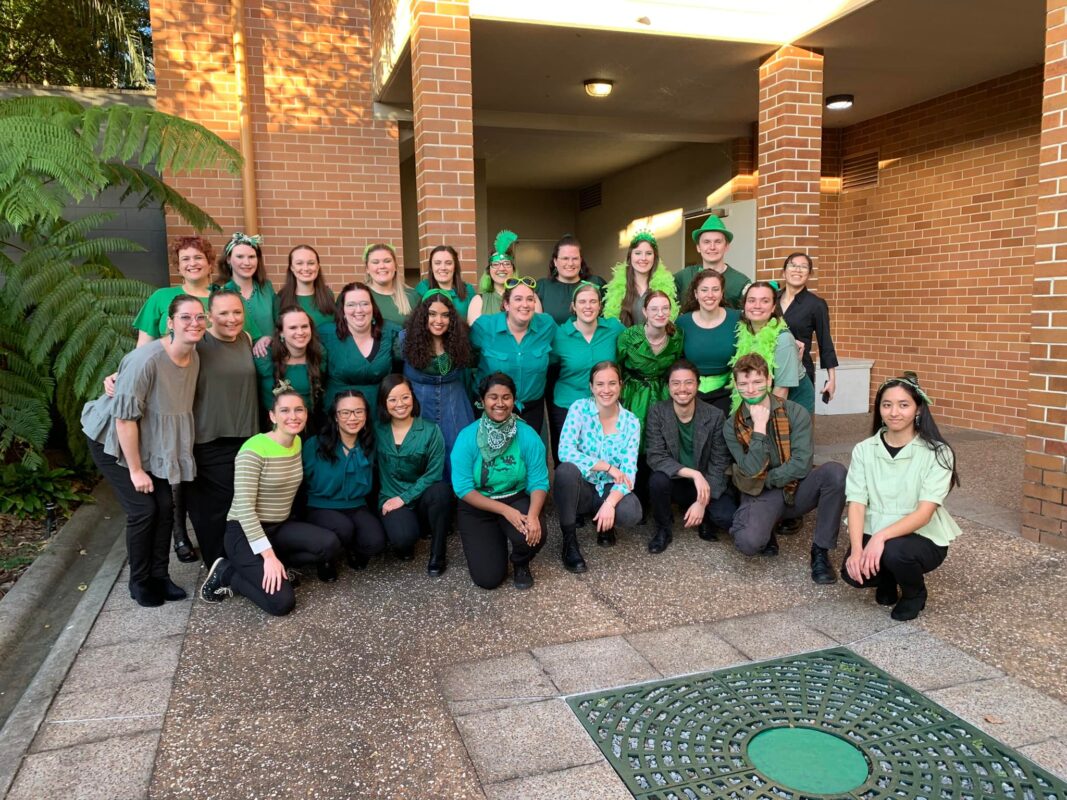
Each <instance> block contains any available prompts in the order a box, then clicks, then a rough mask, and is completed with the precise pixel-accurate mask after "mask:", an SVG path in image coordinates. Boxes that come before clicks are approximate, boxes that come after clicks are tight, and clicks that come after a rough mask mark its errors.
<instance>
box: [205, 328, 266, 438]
mask: <svg viewBox="0 0 1067 800" xmlns="http://www.w3.org/2000/svg"><path fill="white" fill-rule="evenodd" d="M196 352H197V353H199V354H200V376H199V377H198V378H197V379H196V403H195V405H194V406H193V415H194V417H195V420H196V443H197V444H206V443H207V442H213V441H215V440H216V439H221V438H224V437H231V438H232V437H240V438H241V439H247V438H249V437H250V436H255V435H256V434H257V433H259V394H258V391H259V384H258V382H257V377H256V365H255V362H254V361H253V360H252V342H251V340H250V339H249V336H248V334H246V333H244V332H243V331H242V332H241V334H240V336H238V337H237V338H236V339H235V340H234V341H232V342H224V341H223V340H222V339H216V338H215V337H214V336H212V335H211V333H210V331H209V332H208V333H206V334H204V338H203V339H201V340H200V344H198V345H197V346H196Z"/></svg>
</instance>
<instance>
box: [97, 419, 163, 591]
mask: <svg viewBox="0 0 1067 800" xmlns="http://www.w3.org/2000/svg"><path fill="white" fill-rule="evenodd" d="M85 438H86V441H87V442H88V443H89V454H90V455H91V456H92V458H93V462H94V463H95V464H96V467H97V469H99V470H100V474H101V475H103V476H104V478H106V479H107V482H108V483H109V484H111V488H112V489H114V490H115V495H116V496H117V497H118V501H119V505H121V506H122V510H123V511H125V512H126V557H127V558H128V559H129V561H130V585H133V584H135V583H143V582H144V581H146V580H148V579H149V578H167V577H169V576H170V571H169V566H168V565H169V563H170V529H171V525H173V523H174V499H173V497H172V496H171V489H170V484H169V483H167V482H166V481H165V480H163V479H162V478H157V477H156V476H155V475H152V474H151V473H149V477H150V478H152V493H151V494H143V493H142V492H138V491H137V490H136V489H135V488H133V482H132V481H131V480H130V471H129V470H128V469H127V468H126V467H123V466H121V465H120V464H119V462H118V459H116V458H115V457H114V456H109V455H108V454H107V453H105V452H104V446H103V445H102V444H100V443H99V442H94V441H93V440H92V439H90V438H89V437H85Z"/></svg>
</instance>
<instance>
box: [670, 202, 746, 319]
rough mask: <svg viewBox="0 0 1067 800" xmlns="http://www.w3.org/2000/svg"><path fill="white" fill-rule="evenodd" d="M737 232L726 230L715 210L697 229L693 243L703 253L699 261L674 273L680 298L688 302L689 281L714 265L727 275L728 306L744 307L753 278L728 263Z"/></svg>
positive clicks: (726, 295)
mask: <svg viewBox="0 0 1067 800" xmlns="http://www.w3.org/2000/svg"><path fill="white" fill-rule="evenodd" d="M733 240H734V235H733V234H732V233H731V232H730V231H728V230H726V226H725V225H723V222H722V220H721V219H719V218H718V217H717V216H716V215H715V214H712V215H711V216H710V217H708V218H707V219H706V220H704V224H703V225H701V226H700V227H699V228H697V229H696V230H695V231H693V243H694V244H695V245H696V246H697V252H698V253H699V254H700V262H701V263H699V264H693V265H691V266H688V267H685V268H684V269H681V270H679V271H678V272H676V273H675V275H674V285H675V286H676V287H677V288H678V302H679V303H680V304H681V303H684V302H685V293H686V291H687V290H688V289H689V284H691V283H692V282H693V278H695V277H696V275H697V273H698V272H700V271H701V270H702V269H713V270H715V271H716V272H718V273H721V274H722V275H723V277H725V278H726V292H725V294H724V296H723V301H722V304H723V305H724V306H726V307H727V308H741V292H742V291H743V290H744V288H745V285H746V284H747V283H748V282H749V279H748V276H747V275H745V274H744V273H743V272H738V271H737V270H736V269H734V268H733V267H731V266H730V265H729V264H727V263H726V251H727V250H729V249H730V242H732V241H733Z"/></svg>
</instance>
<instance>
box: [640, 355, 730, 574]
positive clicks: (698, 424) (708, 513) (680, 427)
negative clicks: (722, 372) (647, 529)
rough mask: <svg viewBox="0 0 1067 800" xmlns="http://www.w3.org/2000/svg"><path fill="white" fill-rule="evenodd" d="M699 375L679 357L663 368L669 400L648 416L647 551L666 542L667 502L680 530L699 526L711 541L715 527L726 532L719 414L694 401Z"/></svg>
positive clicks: (725, 460) (725, 456)
mask: <svg viewBox="0 0 1067 800" xmlns="http://www.w3.org/2000/svg"><path fill="white" fill-rule="evenodd" d="M699 382H700V376H699V375H698V374H697V369H696V367H694V366H693V365H692V364H691V363H690V362H689V361H686V360H685V359H684V358H683V359H679V360H678V361H675V362H674V363H673V364H672V365H671V367H670V369H668V370H667V391H668V392H669V393H670V396H671V399H670V400H663V401H660V402H659V403H656V404H655V405H654V406H652V408H651V409H650V410H649V412H648V426H647V429H646V431H645V437H646V438H645V441H646V445H645V448H646V449H645V458H646V460H647V461H648V467H649V469H651V470H652V477H651V478H650V479H649V484H648V485H649V495H650V496H651V501H652V519H653V520H654V521H655V526H656V532H655V535H654V536H653V537H652V539H651V541H649V543H648V552H650V553H662V552H663V551H664V550H666V549H667V546H668V545H669V544H670V543H671V540H672V538H673V537H672V535H671V525H672V523H673V519H672V517H671V502H675V503H677V504H678V505H679V507H681V508H684V509H685V510H686V511H685V527H687V528H699V530H700V534H699V535H700V538H701V539H704V540H705V541H714V540H715V539H717V538H718V536H717V535H716V533H715V529H716V528H722V529H724V530H729V528H730V525H731V524H732V522H733V517H734V512H735V511H737V503H736V502H735V501H734V498H733V495H732V494H731V492H730V491H728V489H727V485H726V470H727V468H729V466H730V452H729V451H728V450H727V449H726V440H725V439H724V438H723V433H722V430H723V422H724V417H723V413H722V412H721V411H720V410H719V409H717V408H716V407H715V406H713V405H710V404H708V403H705V402H703V401H702V400H700V399H699V398H698V397H697V388H698V386H699Z"/></svg>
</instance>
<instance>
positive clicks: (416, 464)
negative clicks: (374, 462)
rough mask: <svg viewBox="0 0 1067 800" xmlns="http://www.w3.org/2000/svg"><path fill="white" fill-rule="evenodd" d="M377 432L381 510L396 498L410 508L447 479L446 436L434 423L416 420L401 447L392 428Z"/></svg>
mask: <svg viewBox="0 0 1067 800" xmlns="http://www.w3.org/2000/svg"><path fill="white" fill-rule="evenodd" d="M374 433H375V448H376V451H377V454H378V456H377V457H378V475H379V478H380V480H381V482H382V487H381V492H380V493H379V495H378V508H379V509H380V508H381V507H382V505H383V504H384V503H385V501H386V500H390V499H392V498H394V497H399V498H400V499H401V500H403V501H404V505H410V504H411V503H413V502H415V501H416V500H418V499H419V498H420V497H421V496H422V493H423V492H425V491H426V490H427V489H429V488H430V487H431V486H432V485H433V484H435V483H437V481H439V480H442V479H443V478H444V474H445V437H444V435H443V434H442V433H441V429H440V428H438V427H437V425H436V424H435V423H433V422H430V421H429V420H426V419H423V418H422V417H415V418H414V419H413V420H412V423H411V428H410V429H409V430H408V432H407V435H406V436H404V441H402V442H401V443H400V444H396V443H395V442H394V441H393V428H392V426H391V425H379V426H377V427H376V428H375V432H374Z"/></svg>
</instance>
